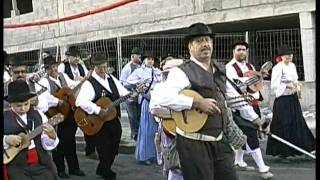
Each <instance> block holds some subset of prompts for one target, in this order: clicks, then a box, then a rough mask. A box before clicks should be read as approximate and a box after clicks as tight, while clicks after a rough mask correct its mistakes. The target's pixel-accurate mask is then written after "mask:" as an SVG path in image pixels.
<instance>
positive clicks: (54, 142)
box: [3, 23, 315, 180]
mask: <svg viewBox="0 0 320 180" xmlns="http://www.w3.org/2000/svg"><path fill="white" fill-rule="evenodd" d="M213 38H214V34H213V33H212V30H211V29H210V28H209V27H208V26H207V25H205V24H203V23H195V24H192V25H191V26H190V27H189V28H188V33H187V34H186V36H185V42H186V43H187V47H188V49H189V53H190V56H189V57H190V58H188V59H185V58H183V57H182V56H174V55H171V54H170V53H167V52H166V53H165V55H164V56H162V57H161V58H160V59H159V58H156V57H155V56H154V54H152V52H150V51H143V50H142V49H141V48H138V47H136V48H133V49H132V51H131V57H130V58H131V59H130V61H129V62H128V63H127V64H126V65H125V66H124V67H123V68H122V71H121V73H120V77H119V79H117V78H116V77H115V76H114V75H113V74H112V73H110V72H109V71H108V69H109V68H110V66H111V64H110V62H109V61H108V57H107V56H106V54H105V53H103V52H96V53H92V55H91V57H90V58H89V59H88V60H87V62H88V63H86V64H84V63H83V61H82V60H81V58H80V51H79V49H78V48H77V47H76V46H71V47H69V48H68V51H67V52H66V53H65V55H66V59H64V60H62V61H61V60H59V59H58V58H56V57H54V56H53V55H52V54H50V53H49V52H42V54H41V59H42V62H43V64H42V65H41V69H39V71H37V72H35V73H33V74H32V75H29V76H27V67H28V65H29V64H27V63H26V60H25V59H24V58H23V57H22V56H19V55H7V54H6V52H5V51H4V56H5V57H4V59H5V63H4V74H3V78H4V102H3V103H4V117H3V121H4V137H3V147H4V148H3V153H4V157H5V158H6V159H7V161H4V169H3V171H4V178H5V179H9V180H21V179H24V180H29V179H30V180H43V179H47V180H53V179H57V178H58V177H60V178H63V179H65V178H66V179H67V178H70V176H85V173H86V172H85V170H84V169H83V168H81V167H80V166H79V161H81V159H78V157H77V153H76V152H77V150H76V139H75V135H76V132H77V129H78V127H79V128H80V129H81V130H82V131H83V133H84V139H85V142H86V148H85V154H86V156H87V157H88V158H93V159H96V160H97V161H98V166H97V167H96V172H95V173H96V174H97V175H98V176H100V177H102V178H103V179H107V180H115V179H116V177H117V173H116V172H114V171H113V170H112V165H113V163H114V161H115V158H116V156H117V154H118V150H119V144H120V139H121V135H122V128H121V121H120V120H121V110H120V104H121V103H122V102H123V107H125V108H126V111H127V114H128V119H129V122H130V128H131V138H132V139H133V140H134V141H136V150H135V157H136V160H137V161H138V162H139V163H140V164H141V165H151V164H158V165H161V167H162V169H163V175H164V176H165V177H166V178H167V179H168V180H183V179H184V180H196V179H197V180H222V179H224V180H225V179H227V180H236V179H238V177H237V174H236V170H245V171H253V172H254V171H256V172H257V173H258V176H260V177H261V178H263V179H270V178H272V177H273V176H274V175H273V173H272V172H271V170H272V168H270V167H269V166H268V165H267V164H268V163H267V162H265V161H264V159H263V156H262V154H263V152H262V150H261V148H260V144H259V140H260V139H262V138H267V134H268V133H273V134H275V135H277V136H279V137H281V138H283V139H284V140H286V141H289V142H290V143H292V144H294V145H296V146H299V147H300V148H302V149H304V150H306V151H308V152H311V151H315V138H314V136H313V135H312V133H311V132H310V130H309V129H308V126H307V125H306V122H305V120H304V118H303V115H302V110H301V106H300V102H299V98H300V96H299V95H300V93H301V86H300V84H299V82H298V75H297V71H296V67H295V64H294V63H293V62H292V59H293V54H294V51H292V49H291V48H290V47H288V46H286V45H283V46H281V47H279V48H278V51H277V58H276V59H277V61H276V62H273V68H272V66H271V68H272V71H271V70H270V69H271V68H270V69H268V70H267V71H269V70H270V71H271V90H272V91H273V92H274V94H275V101H274V105H273V117H272V121H271V122H270V121H268V119H267V118H265V117H264V116H263V115H262V114H261V112H260V105H261V102H262V101H263V96H262V93H261V90H262V88H263V75H262V71H260V72H258V71H256V70H255V67H254V66H253V65H252V64H250V63H249V61H253V60H250V59H248V57H247V52H248V49H249V44H248V43H247V42H244V41H238V42H235V43H234V44H233V45H232V47H230V48H231V49H232V52H233V58H232V59H231V60H230V61H229V62H228V63H227V64H225V65H224V64H222V63H218V62H217V61H216V60H214V57H213V56H212V54H213V51H214V46H215V44H214V41H213ZM248 60H249V61H248ZM157 61H158V62H159V63H158V64H157ZM186 90H189V91H186ZM182 92H192V93H196V94H197V95H198V96H190V95H187V94H183V93H182ZM248 97H250V98H248ZM237 98H238V100H240V101H243V104H241V105H238V106H235V104H234V103H235V102H231V99H237ZM237 102H238V101H237ZM194 112H201V113H199V114H205V119H204V120H205V121H204V123H203V124H202V125H201V126H200V128H198V129H196V130H190V129H188V128H189V127H186V128H184V127H183V126H179V124H178V121H175V119H174V118H173V117H175V116H173V115H172V114H179V115H181V119H182V122H183V121H185V123H186V122H187V120H188V121H189V120H190V122H191V121H192V122H198V121H199V122H200V118H198V117H199V116H194V115H193V113H194ZM179 117H180V116H179ZM170 120H171V121H170ZM186 124H188V123H186ZM169 125H170V126H169ZM39 127H41V128H40V131H39ZM169 127H171V128H169ZM190 128H191V129H192V128H193V127H190ZM37 132H38V135H34V134H36V133H37ZM22 134H24V135H22ZM25 135H26V136H25ZM26 137H27V138H26ZM267 140H268V142H267V148H266V154H267V155H272V156H277V157H278V159H279V161H282V162H290V157H291V156H297V155H301V154H302V153H301V152H299V151H297V150H295V149H293V148H291V147H289V146H287V145H285V144H283V143H281V142H279V141H277V140H274V139H272V138H270V137H269V138H268V139H267ZM245 154H248V155H249V156H251V157H252V159H253V160H254V162H255V165H256V167H254V166H249V165H248V164H247V163H246V162H245V161H244V155H245ZM256 168H257V169H256Z"/></svg>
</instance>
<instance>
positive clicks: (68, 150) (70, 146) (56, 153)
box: [52, 113, 80, 172]
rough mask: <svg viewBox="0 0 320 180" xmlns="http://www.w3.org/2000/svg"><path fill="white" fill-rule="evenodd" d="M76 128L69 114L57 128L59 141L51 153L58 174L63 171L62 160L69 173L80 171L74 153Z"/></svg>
mask: <svg viewBox="0 0 320 180" xmlns="http://www.w3.org/2000/svg"><path fill="white" fill-rule="evenodd" d="M77 128H78V127H77V125H76V123H75V121H74V119H73V113H69V115H68V117H67V118H66V119H65V120H64V121H63V122H62V123H60V124H59V125H58V127H57V135H58V137H59V140H60V141H59V144H58V146H57V148H56V149H54V150H53V151H52V158H53V162H54V163H55V165H56V167H57V171H58V172H62V171H65V168H66V167H65V164H64V159H66V161H67V164H68V170H69V171H70V170H77V169H80V168H79V162H78V157H77V152H76V138H75V135H76V131H77Z"/></svg>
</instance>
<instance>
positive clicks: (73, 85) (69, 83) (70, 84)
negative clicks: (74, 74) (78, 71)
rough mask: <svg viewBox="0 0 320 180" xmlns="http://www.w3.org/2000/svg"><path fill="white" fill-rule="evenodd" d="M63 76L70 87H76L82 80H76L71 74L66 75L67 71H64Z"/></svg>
mask: <svg viewBox="0 0 320 180" xmlns="http://www.w3.org/2000/svg"><path fill="white" fill-rule="evenodd" d="M63 76H64V78H65V80H66V82H67V85H68V87H70V88H74V87H76V86H77V85H78V84H79V83H80V81H74V80H72V79H70V78H69V76H68V75H66V74H65V73H63Z"/></svg>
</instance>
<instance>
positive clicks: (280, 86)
mask: <svg viewBox="0 0 320 180" xmlns="http://www.w3.org/2000/svg"><path fill="white" fill-rule="evenodd" d="M280 65H281V64H278V65H276V66H275V67H273V69H272V73H271V89H272V90H273V91H274V92H275V95H276V97H280V96H281V95H282V94H283V93H284V92H285V90H286V88H287V84H285V83H281V76H282V68H281V66H280Z"/></svg>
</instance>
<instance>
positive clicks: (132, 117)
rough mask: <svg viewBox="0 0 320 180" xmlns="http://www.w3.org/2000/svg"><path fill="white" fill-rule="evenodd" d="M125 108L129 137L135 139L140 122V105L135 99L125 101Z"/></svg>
mask: <svg viewBox="0 0 320 180" xmlns="http://www.w3.org/2000/svg"><path fill="white" fill-rule="evenodd" d="M126 109H127V113H128V119H129V123H130V129H131V138H132V139H134V140H137V137H138V131H139V124H140V105H139V104H138V102H135V101H126Z"/></svg>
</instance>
